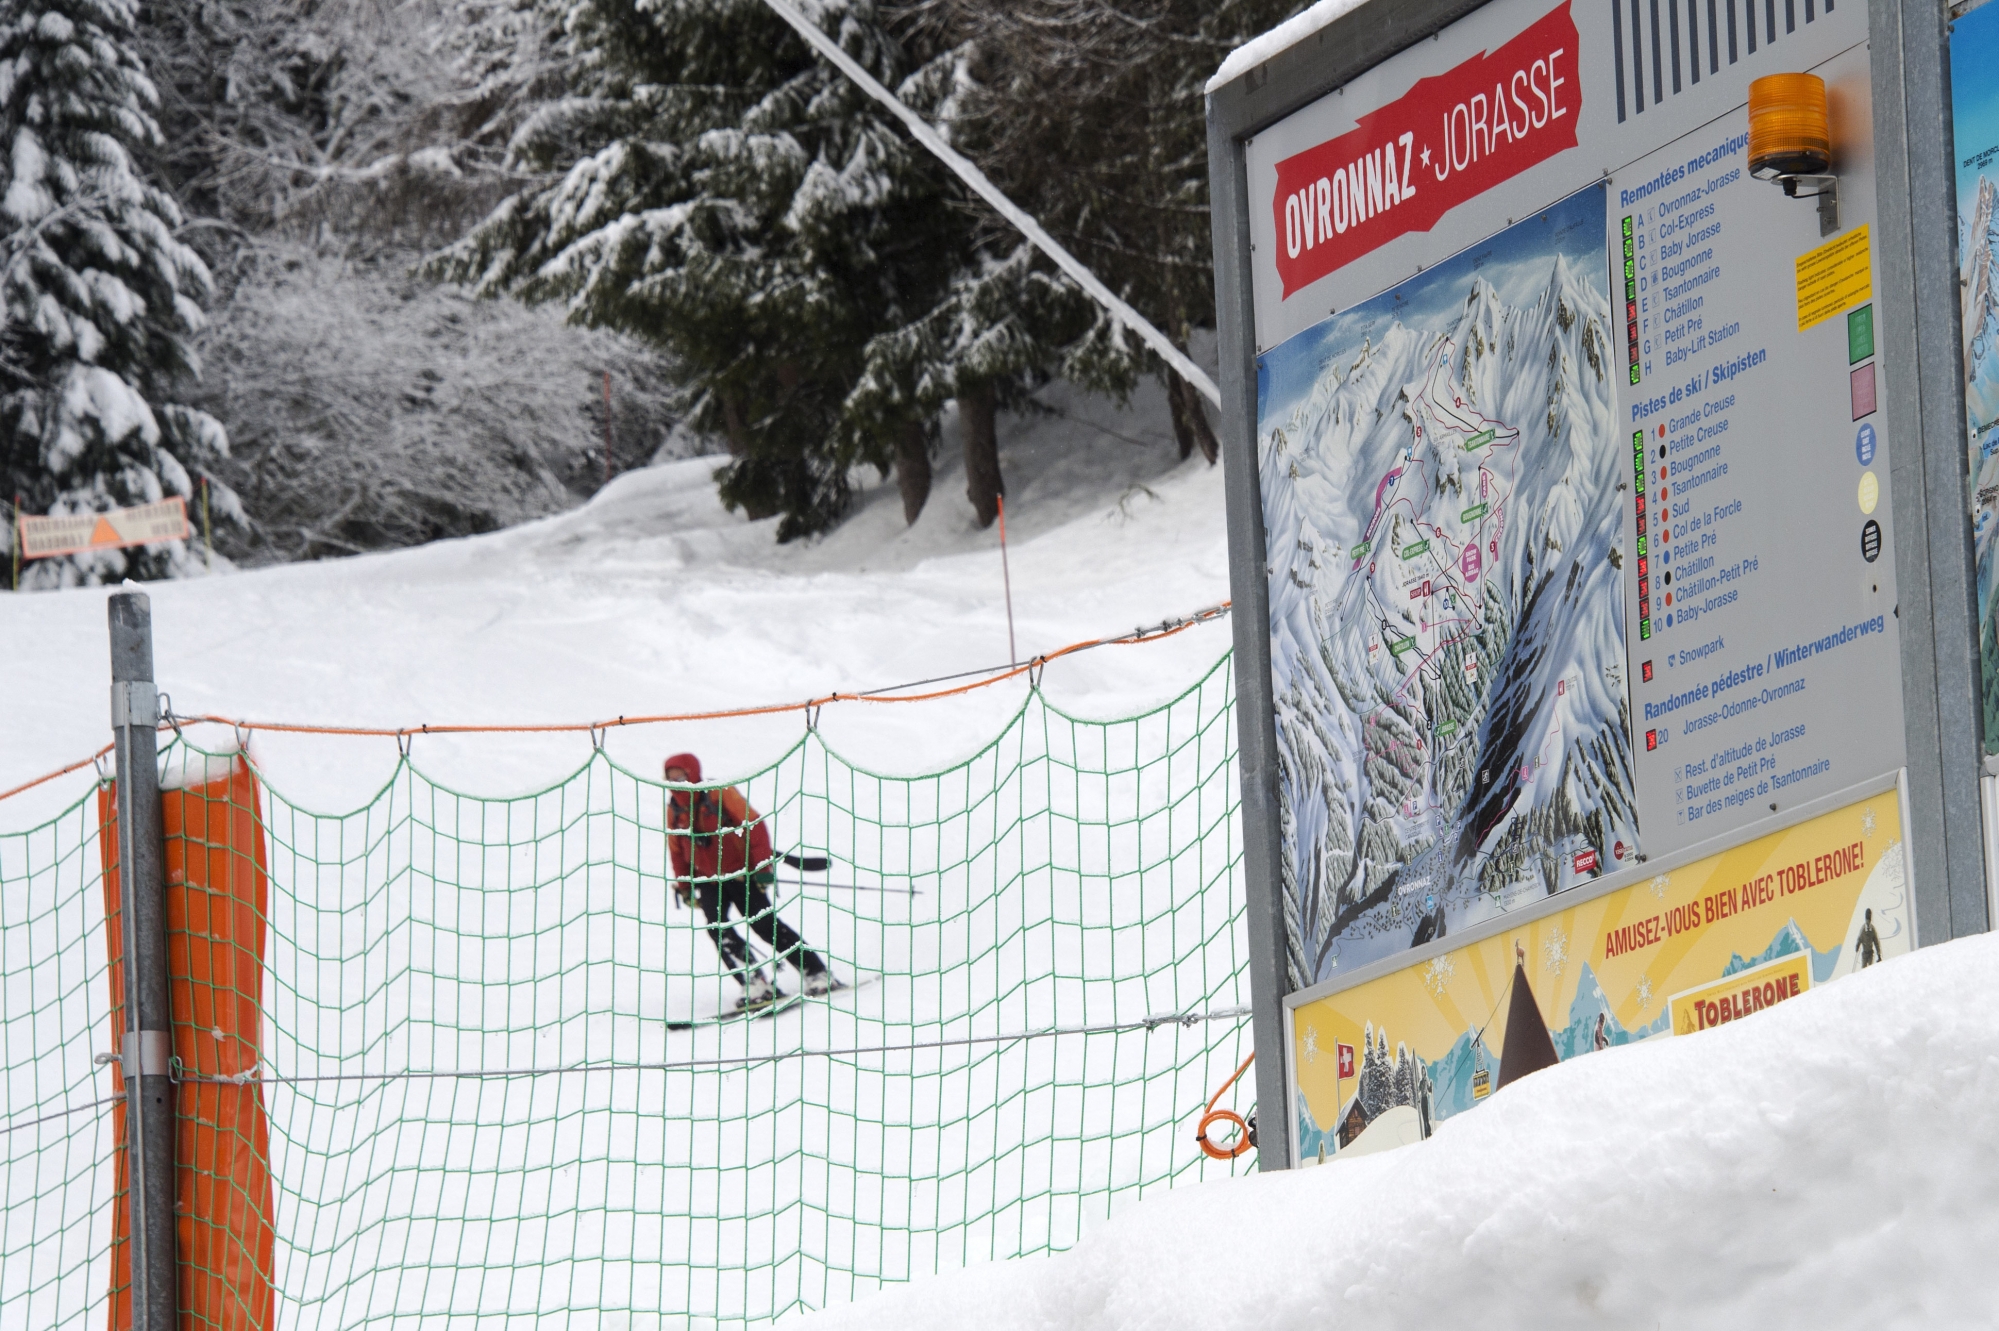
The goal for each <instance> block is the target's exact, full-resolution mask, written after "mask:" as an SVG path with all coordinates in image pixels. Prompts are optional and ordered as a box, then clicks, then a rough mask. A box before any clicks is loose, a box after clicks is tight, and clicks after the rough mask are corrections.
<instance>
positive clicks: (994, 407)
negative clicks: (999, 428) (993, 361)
mask: <svg viewBox="0 0 1999 1331" xmlns="http://www.w3.org/2000/svg"><path fill="white" fill-rule="evenodd" d="M998 409H999V408H998V402H997V399H996V395H995V394H994V393H993V386H992V384H990V383H988V382H984V381H981V382H979V383H976V384H972V385H970V386H968V387H965V388H962V389H960V390H959V391H958V428H959V430H960V431H962V432H963V435H964V439H965V497H966V498H967V499H969V500H971V501H972V511H973V512H975V513H977V514H978V515H979V525H980V526H981V527H990V526H992V525H993V519H994V518H996V517H998V516H999V501H1000V496H1001V495H1003V494H1005V493H1006V481H1005V480H1003V479H1002V478H1001V476H1000V464H999V441H998V439H997V437H996V434H995V422H994V419H993V417H994V415H995V413H996V412H997V411H998Z"/></svg>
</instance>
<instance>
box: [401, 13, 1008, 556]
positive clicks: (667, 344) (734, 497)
mask: <svg viewBox="0 0 1999 1331" xmlns="http://www.w3.org/2000/svg"><path fill="white" fill-rule="evenodd" d="M814 14H815V17H816V18H817V20H818V21H819V22H820V24H821V25H822V26H823V27H824V28H825V30H826V31H827V32H829V33H831V34H833V35H834V36H835V37H836V38H837V39H838V40H839V41H840V42H841V44H842V46H843V47H844V48H845V49H846V50H847V51H848V52H849V53H850V54H852V55H853V56H854V58H855V59H856V60H858V61H859V62H860V63H861V64H862V65H863V66H865V67H866V68H868V69H869V70H870V71H872V72H873V73H874V74H875V76H876V77H877V78H879V79H880V80H881V81H882V82H883V83H884V84H886V85H887V86H889V87H891V88H895V87H898V86H903V87H907V88H908V89H909V95H910V96H911V97H912V99H915V98H920V97H922V96H924V95H926V93H930V92H933V91H934V90H935V89H936V88H937V87H938V86H939V84H938V81H937V80H935V79H926V78H924V77H923V72H924V61H925V59H926V58H927V57H926V53H925V52H923V51H920V50H912V49H909V48H906V47H905V46H904V45H903V44H902V43H901V41H900V40H899V38H898V37H897V35H896V34H895V33H894V32H893V31H891V29H890V27H889V25H888V23H887V22H886V20H885V19H884V18H883V16H882V14H881V12H880V10H879V9H878V7H877V5H876V3H875V0H822V2H821V3H820V4H818V5H817V6H815V7H814ZM566 31H567V33H568V36H569V40H570V41H571V42H572V43H573V45H574V53H575V55H576V56H577V57H578V62H577V63H578V68H579V71H580V75H581V77H582V79H583V81H584V83H585V84H586V86H584V87H582V88H579V89H578V95H577V96H575V97H573V98H571V99H570V100H568V101H566V102H562V103H558V104H555V105H553V106H551V107H549V108H548V109H547V110H546V111H544V112H543V113H542V114H541V115H539V116H538V117H536V118H535V119H533V120H532V121H530V123H529V124H528V125H527V126H526V127H524V129H523V131H522V133H521V134H520V135H518V136H517V138H516V145H517V149H518V151H519V154H520V158H521V160H522V162H523V164H525V165H527V166H529V167H531V168H533V169H536V170H541V171H546V172H552V173H559V175H557V176H556V177H555V178H554V179H553V180H552V182H551V183H548V184H545V185H536V186H533V187H530V188H529V189H527V190H525V191H523V192H521V193H519V194H517V195H515V196H514V197H513V198H511V199H509V200H508V201H507V202H505V203H504V204H502V205H501V206H500V207H499V208H498V209H497V210H495V211H494V213H493V214H492V215H491V216H490V217H489V218H488V219H487V220H486V221H485V222H484V223H482V224H481V225H480V226H479V227H478V228H477V229H476V230H475V231H474V232H473V233H472V234H471V235H470V236H469V237H467V238H466V239H465V240H464V241H463V242H461V243H460V244H458V245H457V246H455V247H453V248H452V249H451V250H449V251H447V252H446V253H445V254H444V255H442V256H440V258H439V259H438V260H437V261H435V262H434V263H433V265H432V271H433V272H435V273H437V274H438V275H440V276H446V277H451V278H454V279H457V280H460V281H468V282H472V283H476V284H477V285H478V287H479V288H480V290H482V291H483V292H486V293H489V294H499V293H507V294H512V295H516V296H519V297H521V298H523V299H526V300H528V301H553V300H559V301H563V302H565V303H566V305H567V308H568V310H569V314H570V317H571V318H572V319H573V320H575V321H576V322H579V323H583V324H588V325H592V326H599V327H611V328H617V329H621V330H623V331H625V332H628V333H631V334H634V335H636V336H639V337H642V338H644V339H646V340H647V341H649V342H651V343H652V344H653V345H655V346H657V347H659V348H660V349H661V350H663V351H664V352H666V353H667V355H668V356H669V357H670V358H671V360H672V362H673V363H674V364H675V366H676V368H677V371H678V373H680V374H681V375H682V376H683V380H684V382H685V383H686V384H687V387H688V409H689V413H690V417H691V423H692V424H693V425H694V426H695V427H696V428H697V429H701V430H704V431H706V432H708V433H711V434H714V435H716V436H719V437H722V438H724V439H726V440H727V441H728V444H729V448H730V451H731V453H732V459H731V461H730V463H729V465H728V467H727V468H726V469H724V471H723V472H722V473H721V482H722V495H723V498H724V499H725V500H726V501H727V502H729V503H730V504H732V505H740V506H741V507H743V508H744V509H746V510H747V511H748V512H749V513H750V514H751V515H752V516H754V517H763V516H768V515H771V514H775V513H780V512H781V513H782V514H783V515H784V519H783V521H782V522H781V523H780V524H779V528H778V538H779V539H780V540H788V539H791V538H793V537H796V536H801V535H805V534H808V533H811V532H814V531H818V530H820V529H822V528H824V527H825V526H827V525H828V524H830V523H831V522H833V521H834V520H836V519H837V518H838V517H839V515H840V514H841V512H842V511H844V509H845V507H846V504H847V501H848V498H849V490H848V481H847V473H848V470H849V468H850V467H852V466H853V465H854V464H856V463H860V462H871V463H875V464H878V465H881V466H885V467H886V466H890V465H894V463H895V459H896V457H897V454H898V452H899V451H900V452H904V453H917V452H925V453H926V456H925V459H924V460H925V462H926V463H927V445H926V444H925V440H924V437H923V435H922V433H921V431H922V428H923V427H924V426H925V420H924V418H923V417H922V416H919V415H913V414H910V413H911V412H912V411H915V410H920V404H912V405H911V406H910V408H909V410H894V409H891V410H887V411H884V412H882V413H880V414H878V415H877V416H876V417H874V418H873V419H872V421H871V422H870V425H871V428H868V429H851V428H842V412H843V404H845V403H846V402H847V400H848V398H849V396H850V395H851V393H852V391H853V388H854V386H855V384H856V383H857V382H858V381H859V380H860V378H861V375H862V370H863V361H864V352H865V348H866V347H867V346H868V345H869V343H870V342H871V340H872V339H873V338H874V337H875V336H876V335H877V334H879V333H881V332H884V331H886V330H890V329H894V328H899V327H902V326H904V325H905V324H907V323H909V322H911V321H912V320H913V319H915V318H916V317H918V316H919V315H921V314H922V313H924V312H926V311H928V310H930V309H932V308H934V307H935V306H936V305H937V304H938V303H939V301H940V300H941V299H942V297H943V296H944V294H945V293H946V291H947V290H948V286H949V282H950V279H951V277H952V276H953V274H954V273H955V272H956V271H957V270H958V268H959V267H960V266H961V263H962V259H963V255H964V254H965V252H966V250H967V246H968V240H967V235H968V232H969V223H968V221H967V219H966V216H965V214H964V213H963V211H962V210H961V209H960V208H958V207H957V206H956V204H955V203H954V200H955V199H956V198H957V197H958V191H957V187H956V185H955V182H953V181H951V180H950V179H949V177H948V175H947V174H946V173H945V171H944V169H943V168H942V167H941V166H940V165H939V164H938V163H936V162H935V161H934V160H932V159H931V158H930V157H929V156H928V154H926V153H925V152H924V151H923V150H922V149H921V148H920V147H918V146H916V145H915V144H913V143H911V142H909V141H908V139H907V138H906V137H905V136H904V135H903V134H902V132H901V131H900V129H899V127H896V126H895V125H894V124H893V122H892V120H891V119H890V118H889V117H888V115H887V113H886V112H884V111H881V110H880V109H879V108H877V107H875V105H874V104H873V103H872V102H870V101H869V100H868V98H867V96H866V94H864V93H863V92H861V90H860V89H858V88H856V87H854V86H853V85H852V84H851V83H850V82H849V81H848V80H847V79H846V78H845V77H844V76H842V75H841V74H840V73H839V72H838V71H837V70H834V69H832V68H831V67H830V66H828V65H826V64H825V63H824V62H822V61H820V60H819V59H818V58H817V57H816V56H815V55H814V54H813V53H812V51H811V50H810V48H808V47H807V46H806V45H805V43H804V42H803V41H801V40H800V39H799V38H798V37H797V35H796V34H795V33H793V32H792V31H791V30H790V29H789V28H788V27H786V26H785V25H784V23H783V22H782V21H781V20H779V19H778V18H777V17H776V16H775V15H774V14H772V13H771V12H770V11H769V9H768V8H766V7H765V6H764V5H763V4H762V3H761V0H658V2H657V3H653V4H648V5H643V6H640V5H634V4H632V3H630V0H575V4H574V8H573V9H572V10H571V11H570V12H569V14H568V17H567V21H566ZM912 76H915V77H913V78H912ZM925 109H926V110H927V109H928V108H925ZM890 406H891V407H893V406H894V404H890ZM912 427H915V428H912ZM926 488H927V487H926ZM906 493H907V490H906Z"/></svg>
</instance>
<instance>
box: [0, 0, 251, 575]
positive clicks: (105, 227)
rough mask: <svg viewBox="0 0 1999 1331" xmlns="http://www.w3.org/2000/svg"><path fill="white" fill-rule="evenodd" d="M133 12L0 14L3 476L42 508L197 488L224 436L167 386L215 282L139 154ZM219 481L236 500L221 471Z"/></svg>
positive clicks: (177, 548) (231, 502)
mask: <svg viewBox="0 0 1999 1331" xmlns="http://www.w3.org/2000/svg"><path fill="white" fill-rule="evenodd" d="M133 12H134V0H32V2H31V3H27V4H24V5H22V6H21V7H19V8H17V9H15V10H14V11H13V15H12V18H11V19H10V20H9V21H7V22H6V23H5V24H4V26H0V134H4V136H5V139H6V145H7V148H6V157H5V163H4V166H0V171H4V174H5V188H4V192H3V193H0V227H4V229H5V235H4V238H0V240H3V241H4V257H5V262H6V267H5V271H4V274H0V301H4V304H5V309H6V315H7V325H8V327H7V344H6V353H7V355H6V364H5V366H4V370H5V378H6V383H5V388H4V390H0V483H4V484H5V486H6V487H7V489H8V490H9V491H12V492H18V493H20V494H22V495H23V496H24V499H25V507H26V509H27V511H28V512H30V513H87V512H100V511H103V510H106V509H110V508H116V507H120V506H124V505H130V504H142V503H150V502H154V501H156V500H159V499H162V498H164V497H167V496H169V495H180V496H182V497H183V498H193V497H194V490H195V482H194V479H193V477H192V476H191V475H190V471H189V468H190V467H192V468H194V469H196V470H197V471H199V470H202V469H204V468H205V467H206V466H207V464H209V463H210V462H211V461H213V460H214V459H215V458H217V457H218V456H220V455H221V454H223V453H224V452H226V450H227V448H228V440H227V436H226V435H225V434H224V433H223V430H222V427H221V426H220V425H218V424H217V423H216V422H215V420H214V419H213V418H211V417H209V416H207V415H206V414H204V413H202V412H199V411H196V410H193V409H191V408H188V407H185V406H179V405H175V404H173V403H171V402H170V401H168V400H167V399H169V398H170V397H171V396H172V392H173V389H174V387H175V384H176V382H177V380H179V379H180V378H181V377H182V376H184V375H189V374H192V373H193V372H194V371H195V369H196V365H195V358H194V354H193V352H192V350H191V349H190V347H189V345H188V338H189V336H190V335H191V334H192V333H193V332H194V331H195V330H196V329H198V328H199V327H200V326H201V322H202V312H201V306H200V304H199V303H198V302H199V301H200V300H201V299H202V298H204V297H206V295H207V294H208V291H209V285H210V282H209V274H208V269H207V268H206V266H205V265H204V264H203V263H202V261H201V259H200V258H199V257H198V256H197V255H196V254H195V253H194V252H193V251H192V250H191V249H189V248H188V247H187V246H186V245H185V244H183V243H182V242H181V241H180V240H178V239H177V238H176V237H175V234H174V233H175V229H176V228H178V227H179V226H180V225H181V215H180V210H179V209H178V208H177V207H176V206H175V204H174V202H173V200H172V199H171V198H169V197H168V196H167V195H166V194H165V193H163V192H161V191H160V190H158V189H156V188H154V187H153V186H151V185H149V184H148V183H146V181H144V180H143V179H142V178H141V176H140V174H139V171H138V168H137V166H136V165H135V163H134V153H135V152H136V151H138V150H140V149H142V148H150V147H152V146H155V145H157V144H158V142H159V137H160V136H159V129H158V127H157V125H156V124H155V122H154V120H153V116H152V111H153V108H154V106H155V105H156V103H157V101H158V97H157V94H156V93H155V91H154V88H153V85H152V82H151V81H150V80H149V79H148V78H147V76H146V71H145V69H144V67H143V66H142V64H141V62H140V60H139V57H138V55H137V54H136V51H135V46H134V31H133ZM156 404H157V405H156ZM213 494H214V499H215V501H216V503H217V504H218V505H219V506H220V509H221V512H222V514H223V516H224V517H226V518H238V517H240V510H239V509H238V508H237V506H236V503H235V498H234V496H233V495H232V494H231V493H230V492H229V491H228V490H227V489H226V488H221V487H215V488H214V491H213ZM190 563H191V559H190V556H189V553H188V551H187V549H186V544H185V543H184V542H170V543H165V544H162V545H158V546H147V547H143V548H135V549H131V550H125V551H109V552H103V553H98V554H93V555H87V556H76V557H71V558H68V559H63V560H56V561H45V562H44V563H41V564H38V565H36V566H34V568H33V571H32V574H31V577H32V584H31V585H33V584H39V585H54V584H59V583H73V582H82V581H99V580H107V581H108V580H115V579H117V578H122V577H128V576H129V577H140V578H153V577H161V576H168V575H171V574H174V573H176V572H179V571H181V570H182V569H184V568H187V567H188V566H189V565H190Z"/></svg>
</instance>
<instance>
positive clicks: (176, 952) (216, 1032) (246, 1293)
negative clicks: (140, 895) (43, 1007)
mask: <svg viewBox="0 0 1999 1331" xmlns="http://www.w3.org/2000/svg"><path fill="white" fill-rule="evenodd" d="M160 803H161V813H162V815H163V817H162V826H163V829H164V833H165V840H166V859H165V868H166V897H167V903H166V904H167V912H166V914H167V974H168V992H169V995H170V999H171V1006H172V1016H173V1049H174V1057H175V1059H176V1060H177V1061H178V1064H179V1070H180V1071H184V1072H185V1073H187V1074H188V1075H190V1076H199V1077H210V1078H223V1077H234V1076H253V1075H255V1072H256V1069H257V1066H258V1062H259V1060H260V1058H261V1054H260V1052H259V1039H260V1034H261V1029H262V1011H261V1007H260V999H261V995H262V993H263V983H264V937H265V929H264V921H265V917H266V912H267V909H268V899H269V895H270V882H269V878H268V876H267V873H266V863H265V856H264V843H263V836H262V833H261V829H260V827H259V826H258V819H257V809H258V790H257V781H256V778H255V777H254V776H252V775H251V774H250V769H249V767H248V766H247V765H246V764H245V763H244V762H243V761H242V760H241V759H240V758H238V759H236V760H234V761H233V762H232V763H231V765H230V772H229V775H228V776H226V777H224V778H222V779H220V780H217V781H211V782H209V783H207V784H206V785H202V786H198V787H195V788H193V789H184V790H169V791H166V792H164V793H163V794H162V795H161V798H160ZM97 809H98V819H99V821H100V823H101V824H102V826H103V829H104V831H103V835H102V836H101V837H100V839H99V845H100V847H101V848H102V856H103V863H104V915H105V924H106V931H105V936H106V941H107V945H108V947H109V949H110V954H111V967H110V982H111V1033H112V1040H113V1046H112V1047H113V1048H117V1047H119V1044H120V1041H121V1037H122V1034H123V1031H124V1021H125V1017H124V999H125V993H124V970H123V966H122V959H123V930H122V927H121V925H122V918H121V915H120V910H119V904H120V903H119V891H118V835H117V815H116V810H117V792H116V788H115V786H113V785H110V784H106V785H105V786H102V787H100V788H99V790H98V796H97ZM113 1086H114V1089H115V1090H116V1091H117V1092H118V1093H120V1094H122V1093H123V1091H124V1078H123V1072H122V1070H114V1072H113ZM175 1113H176V1122H175V1126H176V1135H175V1142H174V1162H175V1175H176V1178H175V1188H174V1191H175V1208H174V1209H175V1212H176V1215H177V1217H178V1224H177V1226H176V1235H175V1237H176V1241H177V1244H178V1248H179V1257H180V1310H181V1324H182V1326H183V1327H190V1328H192V1327H203V1328H219V1329H221V1331H270V1328H271V1326H272V1325H273V1322H274V1316H273V1312H274V1305H273V1289H272V1284H271V1274H272V1251H273V1246H274V1243H275V1231H274V1229H273V1227H272V1220H271V1213H272V1197H271V1174H270V1128H269V1123H268V1120H267V1119H266V1117H265V1114H264V1101H263V1091H262V1088H261V1087H260V1086H258V1085H256V1084H255V1083H250V1084H246V1085H240V1086H232V1085H227V1084H217V1083H216V1082H213V1081H200V1082H182V1083H181V1084H180V1087H179V1093H178V1096H177V1099H176V1105H175ZM112 1122H113V1133H114V1136H115V1139H116V1141H117V1143H118V1146H117V1154H116V1161H117V1164H116V1184H115V1186H116V1190H117V1193H118V1196H119V1197H120V1199H121V1200H120V1204H119V1205H118V1206H116V1207H115V1208H114V1210H113V1217H114V1218H113V1220H112V1233H111V1306H110V1331H124V1329H125V1328H127V1327H129V1326H131V1324H132V1305H131V1253H130V1249H129V1247H128V1244H127V1239H128V1237H129V1221H130V1217H129V1212H128V1211H127V1209H126V1207H125V1205H124V1204H123V1200H122V1199H123V1197H124V1195H125V1191H126V1186H127V1176H126V1170H127V1150H126V1144H125V1105H124V1103H123V1102H122V1101H121V1102H120V1103H118V1104H117V1105H115V1106H113V1109H112Z"/></svg>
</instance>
